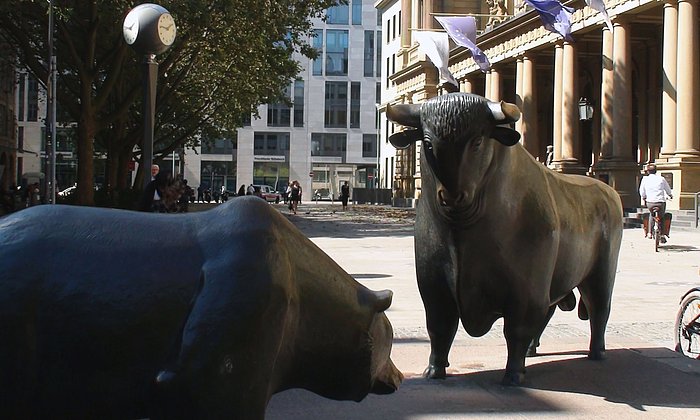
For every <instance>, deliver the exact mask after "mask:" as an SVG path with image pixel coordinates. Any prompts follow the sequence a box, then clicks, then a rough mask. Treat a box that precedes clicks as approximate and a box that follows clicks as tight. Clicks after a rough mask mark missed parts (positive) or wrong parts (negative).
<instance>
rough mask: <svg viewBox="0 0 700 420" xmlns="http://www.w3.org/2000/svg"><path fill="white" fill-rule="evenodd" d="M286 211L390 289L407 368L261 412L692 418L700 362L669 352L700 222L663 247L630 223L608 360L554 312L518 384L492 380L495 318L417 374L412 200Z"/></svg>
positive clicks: (696, 281)
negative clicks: (366, 392)
mask: <svg viewBox="0 0 700 420" xmlns="http://www.w3.org/2000/svg"><path fill="white" fill-rule="evenodd" d="M278 208H279V209H280V212H282V213H283V214H286V215H287V217H288V218H289V220H290V221H292V223H294V224H295V225H296V226H297V227H298V228H299V229H300V230H301V231H302V232H304V233H305V234H306V235H307V236H308V237H309V238H310V239H311V240H312V241H313V242H314V243H315V244H316V245H318V246H319V247H320V248H321V249H322V250H324V251H325V252H326V253H327V254H328V255H330V256H331V257H332V258H333V259H334V260H335V261H336V262H338V264H339V265H340V266H341V267H342V268H343V269H344V270H346V271H347V272H348V273H350V274H351V275H352V276H353V277H354V278H355V279H357V280H358V281H359V282H361V283H363V284H365V285H366V286H367V287H369V288H371V289H374V290H381V289H391V290H393V292H394V300H393V303H392V306H391V307H390V308H389V309H388V310H387V311H386V314H387V316H388V317H389V320H390V321H391V323H392V325H393V328H394V346H393V350H392V360H394V362H395V364H396V365H397V367H399V369H400V370H401V371H402V372H403V373H404V375H405V376H406V380H405V381H404V383H403V384H402V387H401V389H400V390H399V391H397V392H396V393H394V394H391V395H390V396H375V395H370V396H368V397H367V398H365V399H364V400H363V401H362V402H360V403H353V402H338V401H332V400H328V399H324V398H322V397H319V396H316V395H315V394H312V393H309V392H307V391H303V390H289V391H285V392H283V393H280V394H277V395H275V396H274V397H273V400H272V401H271V403H270V405H269V408H268V411H267V416H266V418H268V419H285V420H288V419H325V418H338V419H355V418H357V419H368V418H369V419H383V420H385V419H463V418H499V419H500V418H507V419H510V418H514V419H515V418H517V419H523V418H524V419H539V418H556V419H560V418H562V419H582V418H586V419H587V418H596V419H597V418H603V419H615V420H619V419H636V418H640V417H642V418H658V419H664V420H667V419H675V418H691V417H692V418H700V392H697V390H698V389H700V361H695V360H690V359H687V358H684V357H682V356H679V355H678V353H676V352H674V351H672V349H673V348H674V339H673V326H674V319H675V315H676V312H677V310H678V304H679V300H680V298H681V296H682V295H683V294H684V293H685V292H686V291H687V290H688V289H690V288H691V287H695V286H700V272H699V268H700V230H695V229H690V228H688V229H673V228H672V232H671V238H670V240H669V242H668V244H666V245H665V246H663V247H662V248H661V250H660V252H658V253H656V252H654V250H653V244H652V243H651V241H650V240H648V239H644V238H643V237H642V236H643V235H642V233H641V232H642V231H641V229H628V230H625V232H624V234H623V242H622V247H621V251H620V258H619V263H618V272H617V276H616V284H615V289H614V294H613V303H612V312H611V316H610V320H609V323H608V328H607V334H606V342H607V348H608V356H609V359H608V360H607V361H605V362H601V363H597V362H589V361H587V360H586V358H585V354H586V350H587V348H588V340H589V331H588V323H587V322H583V321H580V320H579V319H578V318H577V316H576V313H575V311H573V312H562V311H559V310H557V312H556V313H555V315H554V317H553V318H552V320H551V321H550V324H549V325H548V327H547V329H546V330H545V333H544V335H543V338H542V345H541V347H540V348H539V349H538V352H539V353H540V356H539V357H535V358H529V359H528V361H527V366H528V376H527V382H526V385H525V386H524V387H522V388H517V389H511V388H504V387H502V386H500V385H499V378H500V376H501V375H502V374H503V367H504V366H505V358H506V353H507V351H506V348H505V340H504V338H503V334H502V321H500V320H499V321H497V322H496V324H495V325H494V326H493V328H492V329H491V331H490V332H489V333H487V334H486V335H485V336H483V337H479V338H474V337H470V336H468V335H467V334H466V333H465V332H464V331H463V329H461V328H460V329H459V331H458V333H457V336H456V338H455V343H454V345H453V347H452V351H451V353H450V361H451V364H452V365H451V367H450V368H449V370H448V373H449V376H448V379H447V380H445V381H430V380H426V379H423V378H421V372H422V369H423V367H424V366H425V364H426V363H427V358H428V355H429V353H430V346H429V340H428V334H427V331H426V329H425V321H424V317H425V313H424V310H423V306H422V302H421V300H420V295H419V293H418V290H417V286H416V280H415V268H414V258H413V253H414V251H413V249H414V248H413V223H414V220H415V213H414V211H413V210H412V209H394V208H387V207H382V206H351V207H350V209H349V210H348V211H345V212H343V211H342V210H341V209H340V205H339V204H336V203H318V204H317V203H303V204H302V205H301V206H300V208H299V211H298V214H297V215H289V214H288V213H289V212H288V211H287V210H286V208H284V207H283V206H282V205H280V206H279V207H278Z"/></svg>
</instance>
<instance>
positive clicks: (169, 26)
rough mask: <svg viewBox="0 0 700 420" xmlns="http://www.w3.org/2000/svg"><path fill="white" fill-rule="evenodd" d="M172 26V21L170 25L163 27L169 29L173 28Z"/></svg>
mask: <svg viewBox="0 0 700 420" xmlns="http://www.w3.org/2000/svg"><path fill="white" fill-rule="evenodd" d="M172 27H173V24H172V23H171V24H170V25H168V26H161V28H163V29H165V30H166V31H167V30H168V29H170V28H172Z"/></svg>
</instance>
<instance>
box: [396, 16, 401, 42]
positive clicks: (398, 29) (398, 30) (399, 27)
mask: <svg viewBox="0 0 700 420" xmlns="http://www.w3.org/2000/svg"><path fill="white" fill-rule="evenodd" d="M397 32H398V33H399V36H401V10H399V22H398V27H397Z"/></svg>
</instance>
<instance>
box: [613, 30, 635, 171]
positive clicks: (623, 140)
mask: <svg viewBox="0 0 700 420" xmlns="http://www.w3.org/2000/svg"><path fill="white" fill-rule="evenodd" d="M613 28H614V31H615V33H614V40H613V56H614V62H615V75H614V78H613V91H614V92H615V98H614V100H615V106H614V108H613V120H614V121H615V124H614V125H613V156H615V157H618V158H623V159H626V160H630V159H631V158H632V147H631V145H632V142H631V140H632V113H631V110H632V57H631V48H630V47H631V44H630V33H629V30H630V25H629V23H627V22H620V21H617V22H615V25H614V27H613Z"/></svg>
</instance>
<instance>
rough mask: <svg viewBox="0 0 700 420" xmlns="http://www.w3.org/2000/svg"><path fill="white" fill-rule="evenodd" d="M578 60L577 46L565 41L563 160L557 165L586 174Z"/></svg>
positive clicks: (564, 170) (568, 171) (562, 127)
mask: <svg viewBox="0 0 700 420" xmlns="http://www.w3.org/2000/svg"><path fill="white" fill-rule="evenodd" d="M576 61H577V60H576V47H575V46H574V44H572V43H570V42H564V47H563V53H562V67H561V85H562V88H561V104H562V105H561V107H562V109H561V113H562V121H561V161H560V162H559V163H558V164H557V165H555V167H556V168H557V169H558V170H561V171H562V172H567V173H578V174H585V173H586V169H585V168H583V167H581V165H579V162H580V154H581V145H580V141H579V128H580V127H579V118H578V97H579V96H578V72H577V67H576V64H577V62H576Z"/></svg>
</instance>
